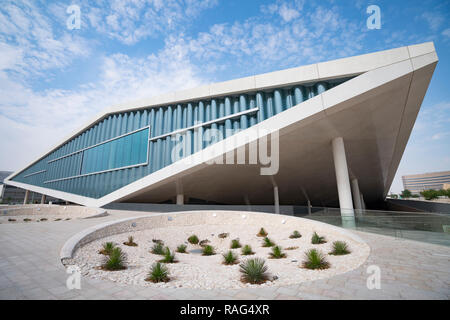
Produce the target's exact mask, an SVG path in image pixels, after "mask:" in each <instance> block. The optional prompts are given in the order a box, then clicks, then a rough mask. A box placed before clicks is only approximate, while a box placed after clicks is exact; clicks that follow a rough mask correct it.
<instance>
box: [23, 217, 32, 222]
mask: <svg viewBox="0 0 450 320" xmlns="http://www.w3.org/2000/svg"><path fill="white" fill-rule="evenodd" d="M23 221H25V222H29V221H31V219H30V218H25V219H23Z"/></svg>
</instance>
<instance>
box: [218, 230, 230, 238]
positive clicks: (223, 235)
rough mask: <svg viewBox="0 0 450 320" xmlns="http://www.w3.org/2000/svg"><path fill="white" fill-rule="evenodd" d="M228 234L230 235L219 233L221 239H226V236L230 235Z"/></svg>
mask: <svg viewBox="0 0 450 320" xmlns="http://www.w3.org/2000/svg"><path fill="white" fill-rule="evenodd" d="M228 235H229V233H225V232H224V233H219V235H218V237H219V238H220V239H225V238H226V237H228Z"/></svg>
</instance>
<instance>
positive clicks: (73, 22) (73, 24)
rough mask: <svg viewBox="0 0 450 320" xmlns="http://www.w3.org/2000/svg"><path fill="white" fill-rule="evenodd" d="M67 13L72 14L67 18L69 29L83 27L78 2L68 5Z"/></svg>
mask: <svg viewBox="0 0 450 320" xmlns="http://www.w3.org/2000/svg"><path fill="white" fill-rule="evenodd" d="M66 13H67V14H69V15H70V16H69V17H68V18H67V20H66V26H67V29H69V30H73V29H78V30H79V29H80V28H81V9H80V7H79V6H77V5H76V4H72V5H70V6H68V7H67V9H66Z"/></svg>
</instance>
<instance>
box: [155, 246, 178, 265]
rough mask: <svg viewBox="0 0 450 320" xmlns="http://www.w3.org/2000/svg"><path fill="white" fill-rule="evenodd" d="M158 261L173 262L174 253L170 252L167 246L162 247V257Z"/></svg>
mask: <svg viewBox="0 0 450 320" xmlns="http://www.w3.org/2000/svg"><path fill="white" fill-rule="evenodd" d="M159 262H163V263H175V262H176V261H175V253H172V252H171V251H170V249H169V247H166V248H165V249H164V258H163V259H161V260H159Z"/></svg>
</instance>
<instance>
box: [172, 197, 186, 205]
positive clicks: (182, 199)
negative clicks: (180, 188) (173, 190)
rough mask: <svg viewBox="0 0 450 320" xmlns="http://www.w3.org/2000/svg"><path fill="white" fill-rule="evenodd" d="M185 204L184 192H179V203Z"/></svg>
mask: <svg viewBox="0 0 450 320" xmlns="http://www.w3.org/2000/svg"><path fill="white" fill-rule="evenodd" d="M172 199H173V198H172ZM183 204H184V194H177V205H183Z"/></svg>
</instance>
